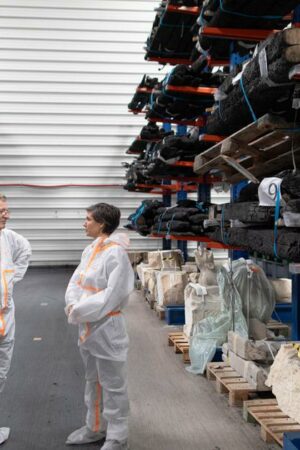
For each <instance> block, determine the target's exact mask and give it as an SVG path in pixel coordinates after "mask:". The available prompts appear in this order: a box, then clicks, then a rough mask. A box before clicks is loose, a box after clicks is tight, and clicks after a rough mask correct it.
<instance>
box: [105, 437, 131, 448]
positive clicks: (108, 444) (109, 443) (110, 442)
mask: <svg viewBox="0 0 300 450" xmlns="http://www.w3.org/2000/svg"><path fill="white" fill-rule="evenodd" d="M127 449H129V447H128V441H127V439H126V440H125V441H116V440H115V439H107V440H106V441H105V442H104V445H103V446H102V447H101V449H100V450H127Z"/></svg>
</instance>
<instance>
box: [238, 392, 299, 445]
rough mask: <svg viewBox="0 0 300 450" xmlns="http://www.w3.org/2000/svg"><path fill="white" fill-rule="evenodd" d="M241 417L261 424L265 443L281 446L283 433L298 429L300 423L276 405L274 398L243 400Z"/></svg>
mask: <svg viewBox="0 0 300 450" xmlns="http://www.w3.org/2000/svg"><path fill="white" fill-rule="evenodd" d="M243 417H244V419H245V420H246V421H247V422H256V423H258V424H259V425H260V426H261V429H260V434H261V438H262V439H263V440H264V441H265V442H267V443H274V442H276V443H277V444H279V445H281V447H283V433H285V432H287V431H300V423H298V422H296V421H295V420H293V419H291V418H290V417H289V416H288V415H286V414H285V413H284V412H283V411H282V410H281V409H280V408H279V406H278V403H277V400H276V399H275V398H273V399H268V400H250V401H245V402H244V405H243Z"/></svg>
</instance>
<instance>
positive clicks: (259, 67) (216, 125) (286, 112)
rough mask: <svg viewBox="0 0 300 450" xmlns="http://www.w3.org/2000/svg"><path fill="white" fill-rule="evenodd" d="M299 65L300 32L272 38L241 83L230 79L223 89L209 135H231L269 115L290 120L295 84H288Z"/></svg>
mask: <svg viewBox="0 0 300 450" xmlns="http://www.w3.org/2000/svg"><path fill="white" fill-rule="evenodd" d="M299 62H300V29H298V28H291V29H287V30H284V31H282V32H278V33H276V34H274V35H272V36H270V37H269V38H268V39H267V40H266V41H264V42H263V43H262V44H261V45H260V46H259V49H258V52H257V54H256V56H255V57H254V58H252V59H251V60H250V62H249V63H248V64H246V65H245V66H244V70H243V71H242V73H241V74H240V79H236V78H235V77H233V76H229V77H228V79H227V80H225V82H224V83H223V84H222V85H221V86H220V88H219V97H220V101H219V104H218V107H217V108H216V109H215V111H214V112H213V113H212V115H211V116H210V117H209V118H208V121H207V133H209V134H220V135H230V134H232V133H234V132H235V131H237V130H239V129H240V128H242V127H244V126H246V125H247V124H249V123H250V122H253V121H254V120H255V119H256V118H258V117H260V116H262V115H264V114H266V113H272V114H276V115H280V116H284V117H285V118H287V119H291V115H292V97H293V92H294V88H295V83H293V82H291V81H290V80H289V70H290V69H291V67H293V66H294V65H295V64H298V63H299Z"/></svg>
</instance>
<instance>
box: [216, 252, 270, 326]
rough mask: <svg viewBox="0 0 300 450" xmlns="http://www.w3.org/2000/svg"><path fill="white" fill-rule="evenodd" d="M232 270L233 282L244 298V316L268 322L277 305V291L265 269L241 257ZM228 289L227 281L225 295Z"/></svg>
mask: <svg viewBox="0 0 300 450" xmlns="http://www.w3.org/2000/svg"><path fill="white" fill-rule="evenodd" d="M232 272H233V273H232V275H233V283H234V285H235V286H236V289H237V290H238V292H239V294H240V297H241V300H242V305H243V313H244V316H245V317H249V318H252V319H259V320H261V321H262V322H265V323H266V322H267V321H268V320H270V318H271V315H272V313H273V310H274V307H275V291H274V288H273V286H272V284H271V283H270V281H269V280H268V278H267V277H266V275H265V273H264V271H263V269H262V268H261V267H259V266H258V265H257V264H254V263H253V262H252V261H251V260H245V259H243V258H240V259H238V260H237V261H233V263H232ZM222 273H224V271H223V272H222ZM226 278H227V277H225V278H224V281H225V280H226ZM226 289H227V282H226V281H225V284H224V291H223V295H224V296H225V297H226Z"/></svg>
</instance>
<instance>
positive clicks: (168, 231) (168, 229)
mask: <svg viewBox="0 0 300 450" xmlns="http://www.w3.org/2000/svg"><path fill="white" fill-rule="evenodd" d="M174 217H175V213H174V214H173V215H172V217H171V220H170V221H169V222H168V226H167V235H170V233H171V225H172V222H173V220H174Z"/></svg>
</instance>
